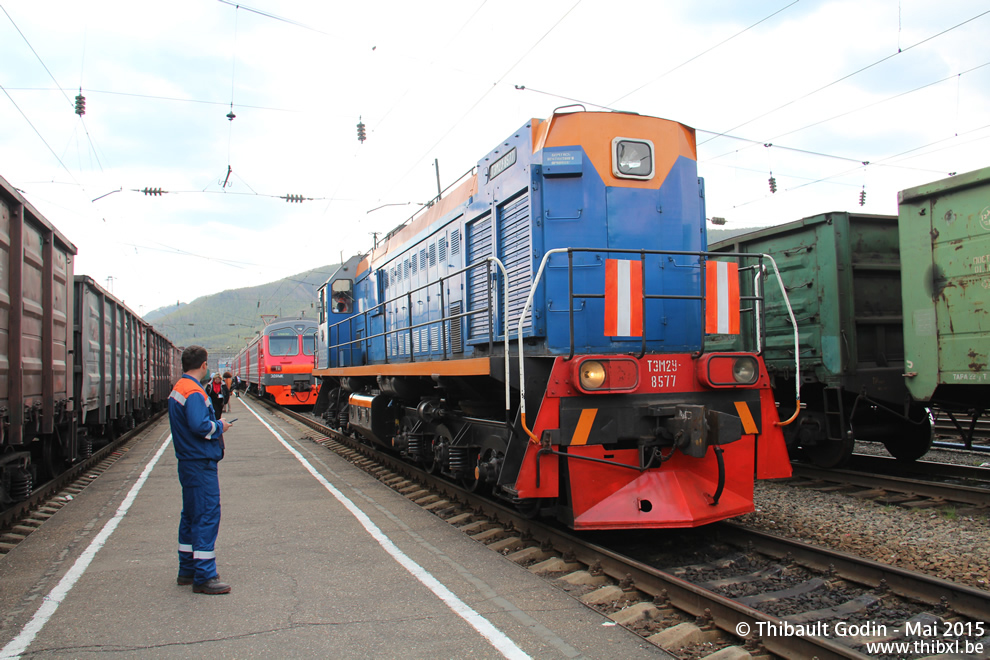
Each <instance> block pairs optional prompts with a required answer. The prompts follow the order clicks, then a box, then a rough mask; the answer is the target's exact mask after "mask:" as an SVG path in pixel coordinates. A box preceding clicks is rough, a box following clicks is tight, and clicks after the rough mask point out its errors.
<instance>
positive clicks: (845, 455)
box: [802, 436, 856, 468]
mask: <svg viewBox="0 0 990 660" xmlns="http://www.w3.org/2000/svg"><path fill="white" fill-rule="evenodd" d="M855 444H856V441H855V440H854V439H853V438H852V437H849V436H846V437H844V438H842V439H840V440H836V439H828V438H822V440H821V442H819V443H818V444H816V445H813V446H810V447H802V451H803V452H804V455H805V456H807V457H808V460H810V461H811V462H812V463H814V464H815V465H817V466H818V467H823V468H834V467H838V466H839V465H842V464H843V463H845V462H846V461H847V460H849V457H850V456H852V453H853V446H854V445H855Z"/></svg>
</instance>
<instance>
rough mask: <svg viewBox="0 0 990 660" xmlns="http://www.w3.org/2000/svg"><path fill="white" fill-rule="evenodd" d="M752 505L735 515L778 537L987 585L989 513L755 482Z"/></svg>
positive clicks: (981, 586) (989, 574)
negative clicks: (746, 511)
mask: <svg viewBox="0 0 990 660" xmlns="http://www.w3.org/2000/svg"><path fill="white" fill-rule="evenodd" d="M755 500H756V511H755V512H754V513H750V514H747V515H745V516H741V517H740V518H737V520H738V522H740V523H742V524H744V525H746V526H747V527H753V528H756V529H760V530H764V531H767V532H771V533H774V534H779V535H781V536H787V537H791V538H797V539H800V540H803V541H808V542H811V543H814V544H816V545H821V546H825V547H828V548H833V549H836V550H842V551H845V552H849V553H851V554H855V555H859V556H861V557H867V558H869V559H873V560H875V561H879V562H883V563H885V564H890V565H893V566H899V567H902V568H905V569H909V570H917V571H921V572H924V573H928V574H929V575H934V576H936V577H940V578H943V579H946V580H951V581H953V582H957V583H959V584H967V585H970V586H972V587H976V588H978V589H984V590H988V589H990V554H988V553H987V548H990V520H988V518H987V516H986V515H966V514H965V512H960V513H957V512H956V510H955V509H952V508H948V507H940V508H933V509H921V510H907V509H903V508H900V507H897V506H891V505H884V504H877V503H875V502H872V501H869V500H860V499H856V498H853V497H850V496H848V495H842V494H839V493H830V492H818V491H815V490H811V489H809V488H798V487H795V486H792V485H789V484H788V483H787V482H786V481H782V482H770V481H761V482H757V484H756V492H755Z"/></svg>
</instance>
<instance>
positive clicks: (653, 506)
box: [314, 111, 797, 529]
mask: <svg viewBox="0 0 990 660" xmlns="http://www.w3.org/2000/svg"><path fill="white" fill-rule="evenodd" d="M705 222H706V221H705V188H704V183H703V181H702V180H701V179H699V178H698V171H697V151H696V143H695V132H694V130H693V129H691V128H689V127H687V126H684V125H682V124H679V123H676V122H673V121H667V120H663V119H658V118H654V117H647V116H639V115H634V114H626V113H614V112H613V113H602V112H586V111H579V112H555V113H554V114H553V115H552V116H551V117H550V118H549V119H547V120H537V119H534V120H531V121H528V122H526V123H525V124H523V125H522V126H521V127H520V128H519V129H518V130H517V131H514V132H513V133H512V134H510V135H509V136H508V137H507V138H506V139H505V140H503V141H502V142H501V143H499V144H498V145H497V146H496V147H495V148H494V149H492V151H491V152H490V153H488V154H487V155H486V156H484V157H483V158H482V159H481V160H480V161H478V164H477V167H476V168H475V169H474V170H473V171H472V173H471V174H470V175H469V176H467V177H466V178H465V179H464V180H462V181H461V182H459V185H456V187H453V189H451V190H449V191H448V192H447V194H445V195H441V196H439V197H438V198H437V199H435V200H433V202H432V203H431V204H430V205H429V207H428V208H427V209H426V210H424V211H422V212H420V213H419V214H417V215H415V216H413V218H411V219H410V220H409V221H407V222H406V223H404V224H403V225H401V226H400V227H398V228H396V229H395V230H393V231H392V232H391V233H389V234H388V235H387V236H386V238H385V239H384V241H382V242H381V243H380V244H379V245H377V246H376V247H375V249H374V250H373V251H372V252H370V253H369V254H367V255H361V256H357V257H353V258H351V259H350V260H348V261H347V262H346V263H344V264H343V265H342V267H341V268H340V269H339V270H338V271H337V272H336V273H335V274H334V275H333V276H332V277H331V278H330V279H329V280H328V281H327V283H326V284H325V285H324V287H323V288H322V289H321V290H320V319H319V322H320V324H319V339H318V351H317V356H316V369H315V371H314V374H315V375H316V376H318V377H319V378H320V379H321V380H322V386H321V389H320V394H319V399H318V401H317V405H316V407H315V409H314V412H315V413H317V414H320V415H322V416H323V417H324V418H325V419H327V420H328V422H329V423H330V424H331V425H332V426H335V427H336V428H339V429H341V430H343V431H347V432H351V433H355V434H358V435H360V436H361V437H363V438H364V439H366V440H367V441H369V442H372V443H375V444H377V445H380V446H383V447H387V448H389V449H391V450H394V451H395V452H398V453H400V454H402V455H404V456H405V457H407V458H408V459H409V460H412V461H415V462H418V463H420V464H421V465H423V466H425V467H427V468H428V469H430V470H432V471H434V472H439V473H443V474H445V475H447V476H449V477H450V478H453V479H456V480H460V481H461V482H462V483H463V484H464V485H465V486H467V487H469V488H471V489H476V490H481V489H484V490H489V491H490V492H491V493H492V495H493V496H495V497H497V498H501V499H503V500H505V501H508V502H511V503H513V504H514V505H515V506H516V507H518V509H519V510H521V511H523V512H525V513H527V514H531V515H545V516H554V517H556V518H558V519H559V520H561V521H563V522H564V523H566V524H567V525H569V526H571V527H573V528H575V529H610V528H666V527H691V526H697V525H701V524H706V523H711V522H714V521H717V520H722V519H726V518H730V517H733V516H738V515H740V514H744V513H747V512H750V511H753V509H754V505H753V486H754V480H755V479H756V478H777V477H787V476H789V475H790V474H791V468H790V463H789V460H788V455H787V449H786V447H785V442H784V436H783V433H782V430H781V426H782V424H786V423H787V421H789V420H785V421H784V422H782V421H781V420H780V419H779V417H778V414H777V408H776V406H775V401H774V396H773V392H772V391H771V389H770V380H769V377H768V374H767V370H766V367H765V365H764V362H763V358H762V349H763V346H764V345H765V344H764V335H763V327H764V323H763V320H764V319H765V317H766V315H767V314H768V313H771V310H768V309H766V308H765V305H764V297H763V291H764V289H763V287H764V286H777V285H778V283H779V277H778V276H776V274H775V270H774V265H773V261H772V259H767V258H765V256H764V255H759V254H755V255H754V254H734V253H720V254H718V255H715V254H712V253H708V252H707V251H706V246H707V236H706V224H705ZM716 257H717V261H716ZM740 279H744V280H746V281H757V282H758V285H757V289H756V292H755V293H752V294H750V295H748V296H740V295H739V281H740ZM783 298H784V299H785V300H786V294H784V295H783ZM772 313H782V314H785V315H786V314H787V310H786V309H783V308H780V309H775V310H772ZM790 318H791V320H792V321H793V315H791V317H790ZM741 329H747V330H746V332H745V333H744V334H743V336H744V337H745V338H747V340H748V342H749V343H748V345H747V346H745V347H744V348H743V349H739V350H734V351H731V352H722V351H719V352H714V351H711V350H709V349H708V348H707V346H706V338H707V337H709V336H711V335H713V334H725V333H732V334H740V333H741ZM795 334H796V333H795ZM796 396H797V394H796V393H795V397H796Z"/></svg>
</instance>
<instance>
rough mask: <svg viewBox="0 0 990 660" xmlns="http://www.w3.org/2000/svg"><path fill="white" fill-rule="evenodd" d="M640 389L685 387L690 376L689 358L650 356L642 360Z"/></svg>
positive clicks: (653, 390)
mask: <svg viewBox="0 0 990 660" xmlns="http://www.w3.org/2000/svg"><path fill="white" fill-rule="evenodd" d="M643 370H644V372H645V373H643V374H642V375H643V379H642V387H641V388H640V390H641V391H646V392H661V391H665V390H673V389H685V388H686V386H687V385H688V383H689V382H690V381H689V380H688V379H689V378H690V377H691V363H690V360H685V359H684V358H680V357H650V358H646V359H645V360H644V366H643Z"/></svg>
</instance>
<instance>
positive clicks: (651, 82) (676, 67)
mask: <svg viewBox="0 0 990 660" xmlns="http://www.w3.org/2000/svg"><path fill="white" fill-rule="evenodd" d="M800 1H801V0H794V1H793V2H791V4H789V5H786V6H784V7H781V8H780V9H778V10H777V11H775V12H773V13H772V14H770V15H769V16H764V17H763V18H761V19H760V20H758V21H756V22H755V23H753V24H752V25H750V26H749V27H747V28H744V29H742V30H740V31H739V32H736V33H735V34H734V35H732V36H731V37H728V38H726V39H723V40H722V41H720V42H718V43H717V44H715V45H714V46H712V47H711V48H708V49H706V50H703V51H701V52H700V53H698V54H697V55H695V56H694V57H692V58H690V59H687V60H684V61H683V62H681V63H680V64H678V65H677V66H675V67H674V68H673V69H670V70H668V71H666V72H664V73H661V74H660V75H659V76H657V77H656V78H654V79H653V80H651V81H649V82H647V83H644V84H642V85H640V86H639V87H637V88H636V89H634V90H632V91H631V92H627V93H625V94H623V95H622V96H620V97H619V98H617V99H615V100H614V101H612V102H611V103H609V105H610V106H614V105H615V104H616V103H618V102H619V101H621V100H622V99H624V98H626V97H629V96H632V95H633V94H635V93H636V92H638V91H640V90H642V89H644V88H646V87H649V86H650V85H652V84H654V83H656V82H658V81H659V80H661V79H662V78H665V77H667V76H669V75H670V74H672V73H673V72H674V71H677V70H678V69H680V68H681V67H683V66H686V65H688V64H690V63H691V62H693V61H695V60H696V59H698V58H699V57H703V56H705V55H707V54H708V53H710V52H712V51H713V50H715V49H716V48H718V47H719V46H723V45H725V44H727V43H729V42H730V41H732V40H733V39H735V38H736V37H738V36H740V35H742V34H744V33H746V32H749V31H750V30H752V29H753V28H755V27H756V26H757V25H759V24H760V23H764V22H766V21H768V20H770V19H771V18H773V17H774V16H776V15H777V14H779V13H781V12H783V11H785V10H787V9H790V8H791V7H793V6H794V5H796V4H797V3H798V2H800ZM599 107H605V106H599Z"/></svg>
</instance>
